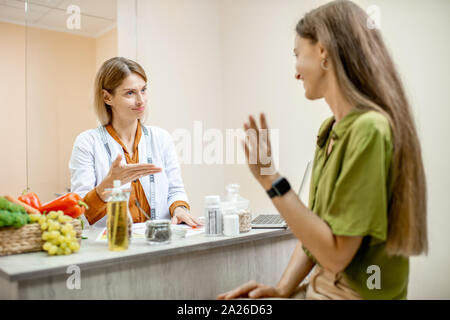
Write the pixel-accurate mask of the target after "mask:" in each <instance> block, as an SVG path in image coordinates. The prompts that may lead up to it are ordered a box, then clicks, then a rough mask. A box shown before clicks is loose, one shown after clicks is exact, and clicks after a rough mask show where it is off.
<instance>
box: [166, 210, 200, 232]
mask: <svg viewBox="0 0 450 320" xmlns="http://www.w3.org/2000/svg"><path fill="white" fill-rule="evenodd" d="M183 222H184V223H186V224H187V225H190V226H191V227H198V226H202V225H203V224H202V223H201V222H200V220H199V219H197V218H196V217H194V216H192V215H191V214H190V213H189V210H188V209H187V208H186V207H182V206H180V207H176V208H175V210H174V212H173V217H172V224H180V223H183Z"/></svg>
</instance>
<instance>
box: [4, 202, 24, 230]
mask: <svg viewBox="0 0 450 320" xmlns="http://www.w3.org/2000/svg"><path fill="white" fill-rule="evenodd" d="M5 201H6V202H5ZM11 204H12V203H10V202H9V201H8V200H6V199H4V198H1V197H0V206H1V207H2V209H0V227H10V226H13V227H14V228H20V227H23V226H24V225H26V224H27V223H29V222H30V220H31V219H30V216H29V215H28V214H27V213H26V212H22V210H20V211H19V210H18V209H19V208H18V207H21V206H18V205H14V204H13V205H12V206H11ZM8 209H10V210H15V211H10V210H8Z"/></svg>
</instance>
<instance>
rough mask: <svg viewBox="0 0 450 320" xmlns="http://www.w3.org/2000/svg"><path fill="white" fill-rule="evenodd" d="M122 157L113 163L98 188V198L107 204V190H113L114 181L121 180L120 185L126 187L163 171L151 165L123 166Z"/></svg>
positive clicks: (119, 156)
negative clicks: (132, 182)
mask: <svg viewBox="0 0 450 320" xmlns="http://www.w3.org/2000/svg"><path fill="white" fill-rule="evenodd" d="M121 161H122V155H121V154H119V155H118V156H117V158H116V159H115V160H114V161H113V163H112V165H111V169H109V172H108V174H107V176H106V177H105V179H104V180H103V181H102V182H101V183H100V184H99V185H98V186H97V187H96V190H97V194H98V196H99V197H100V198H101V199H102V200H103V201H105V202H106V199H107V198H108V193H107V192H105V189H107V188H112V186H113V181H114V180H120V184H121V185H124V184H127V183H128V182H131V181H134V180H136V179H139V178H142V177H145V176H148V175H150V174H155V173H159V172H161V171H162V169H161V168H160V167H157V166H156V165H154V164H149V163H136V164H121V163H120V162H121Z"/></svg>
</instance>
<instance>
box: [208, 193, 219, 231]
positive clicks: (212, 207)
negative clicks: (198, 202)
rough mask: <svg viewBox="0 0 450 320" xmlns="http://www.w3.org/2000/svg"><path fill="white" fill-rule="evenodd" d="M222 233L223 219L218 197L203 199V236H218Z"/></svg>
mask: <svg viewBox="0 0 450 320" xmlns="http://www.w3.org/2000/svg"><path fill="white" fill-rule="evenodd" d="M222 233H223V218H222V208H221V202H220V196H217V195H212V196H206V197H205V234H206V235H207V236H220V235H222Z"/></svg>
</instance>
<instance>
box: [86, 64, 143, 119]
mask: <svg viewBox="0 0 450 320" xmlns="http://www.w3.org/2000/svg"><path fill="white" fill-rule="evenodd" d="M131 73H136V74H138V75H140V76H141V77H142V79H144V81H145V82H147V75H146V74H145V71H144V68H142V67H141V66H140V65H139V64H138V63H137V62H135V61H133V60H130V59H127V58H123V57H114V58H111V59H109V60H107V61H105V62H104V63H103V64H102V66H101V67H100V69H99V70H98V72H97V76H96V77H95V88H94V110H95V113H96V114H97V118H98V120H99V122H100V123H101V124H102V125H104V126H105V125H107V124H109V123H110V122H111V119H112V111H111V107H110V106H109V105H107V104H106V103H105V102H104V100H103V89H105V90H106V91H108V92H109V93H110V94H112V95H113V94H114V93H115V90H116V88H117V87H118V86H120V85H121V84H122V82H123V80H124V79H125V78H126V77H128V76H129V75H130V74H131Z"/></svg>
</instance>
